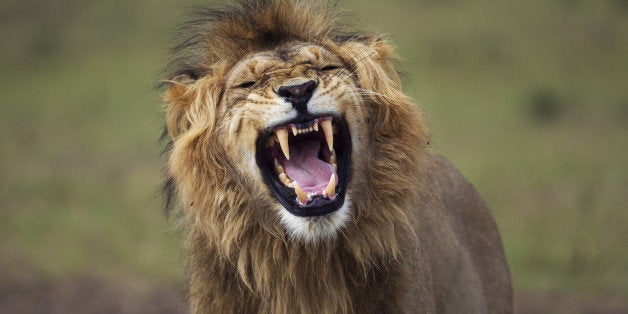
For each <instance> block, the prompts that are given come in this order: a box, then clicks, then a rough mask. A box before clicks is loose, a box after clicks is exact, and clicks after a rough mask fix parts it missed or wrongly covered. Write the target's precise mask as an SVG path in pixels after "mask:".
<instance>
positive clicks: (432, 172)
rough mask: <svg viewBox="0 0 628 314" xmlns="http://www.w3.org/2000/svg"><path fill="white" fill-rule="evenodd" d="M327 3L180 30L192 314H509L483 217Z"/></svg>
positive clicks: (179, 130)
mask: <svg viewBox="0 0 628 314" xmlns="http://www.w3.org/2000/svg"><path fill="white" fill-rule="evenodd" d="M334 11H336V9H335V8H334V6H333V5H330V4H328V3H326V2H313V1H299V0H292V1H290V0H241V1H239V2H237V3H234V4H230V5H219V6H214V7H213V8H209V9H203V10H200V11H199V12H196V14H195V17H194V19H193V21H192V22H190V23H188V24H185V25H184V26H183V28H182V29H183V31H184V37H183V38H182V43H181V44H180V45H179V46H177V48H176V49H175V56H174V57H173V60H174V61H172V63H171V67H170V70H171V72H170V73H169V76H168V79H167V80H166V83H165V84H166V86H167V87H166V91H165V93H164V99H165V102H166V103H167V106H166V115H167V117H166V129H167V136H168V137H169V138H170V139H171V145H169V147H170V149H169V150H168V152H167V167H166V168H167V174H168V179H167V181H166V190H167V195H168V196H169V198H170V196H172V193H176V194H177V195H178V199H179V200H180V204H181V215H180V216H181V218H182V221H183V225H184V226H186V230H187V240H186V244H185V248H186V261H187V267H188V269H189V280H190V286H189V299H190V302H191V310H192V311H193V312H195V313H253V312H258V313H288V312H290V313H397V312H426V313H435V312H438V313H484V312H489V313H506V312H511V308H512V305H511V303H512V302H511V295H512V292H511V286H510V279H509V272H508V268H507V265H506V261H505V258H504V253H503V250H502V245H501V241H500V237H499V234H498V232H497V229H496V226H495V223H494V222H493V219H492V218H491V216H490V213H489V210H488V208H487V207H486V205H485V204H484V203H483V202H482V200H481V199H480V198H479V196H478V195H477V193H476V192H475V190H474V189H473V187H471V185H470V184H469V183H467V182H466V181H465V180H464V178H463V177H462V175H461V174H460V173H459V172H458V171H457V170H456V169H455V167H454V166H453V165H452V164H450V163H449V162H448V161H446V160H445V159H444V158H442V157H440V156H439V155H437V154H435V153H434V152H432V150H431V149H430V148H429V145H428V141H429V135H428V131H427V128H426V124H425V122H424V120H423V117H422V115H421V113H420V111H419V110H418V109H417V108H416V107H415V105H414V104H413V103H412V101H411V100H410V98H408V96H406V95H405V94H404V93H403V92H402V88H401V84H400V80H399V76H398V75H397V72H396V71H395V69H394V68H393V66H392V63H391V61H392V60H393V59H394V53H393V49H392V48H391V46H390V44H389V43H387V42H386V41H385V40H384V39H382V38H381V37H379V36H376V35H372V34H367V33H359V32H356V33H350V32H347V31H345V30H344V28H342V27H340V26H339V24H338V23H337V22H336V20H335V15H334Z"/></svg>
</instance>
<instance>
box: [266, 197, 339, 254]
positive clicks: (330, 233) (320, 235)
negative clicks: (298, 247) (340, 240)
mask: <svg viewBox="0 0 628 314" xmlns="http://www.w3.org/2000/svg"><path fill="white" fill-rule="evenodd" d="M350 204H351V200H350V198H349V196H346V197H345V202H344V204H343V205H342V207H340V208H339V209H338V210H336V211H334V212H332V213H330V214H327V215H322V216H314V217H299V216H295V215H293V214H292V213H291V212H290V211H288V210H286V208H284V207H283V206H280V207H279V208H278V211H279V213H280V219H281V223H282V225H283V226H284V227H285V228H286V231H287V232H288V236H289V238H290V239H291V240H293V241H299V242H302V243H306V244H313V243H318V242H321V241H330V240H334V239H336V237H337V236H338V233H339V232H340V230H342V229H343V228H344V226H345V225H346V223H347V222H348V221H349V218H350V213H349V208H350Z"/></svg>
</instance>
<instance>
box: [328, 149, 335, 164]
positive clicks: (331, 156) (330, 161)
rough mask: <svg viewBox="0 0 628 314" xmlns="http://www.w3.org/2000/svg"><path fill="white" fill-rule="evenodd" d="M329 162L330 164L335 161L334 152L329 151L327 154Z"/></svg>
mask: <svg viewBox="0 0 628 314" xmlns="http://www.w3.org/2000/svg"><path fill="white" fill-rule="evenodd" d="M329 163H330V164H335V163H336V152H331V155H329Z"/></svg>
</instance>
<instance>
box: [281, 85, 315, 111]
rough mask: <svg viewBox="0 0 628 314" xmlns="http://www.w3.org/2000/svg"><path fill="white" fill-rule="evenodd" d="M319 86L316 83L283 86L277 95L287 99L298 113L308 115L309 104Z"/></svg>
mask: <svg viewBox="0 0 628 314" xmlns="http://www.w3.org/2000/svg"><path fill="white" fill-rule="evenodd" d="M317 85H318V84H317V83H316V81H307V82H305V83H303V84H300V85H291V86H281V87H279V90H278V91H277V94H279V96H281V97H284V98H286V100H287V101H289V102H290V103H291V104H292V107H294V108H295V109H296V110H297V112H299V113H307V102H308V101H310V98H312V92H313V91H314V90H315V89H316V86H317Z"/></svg>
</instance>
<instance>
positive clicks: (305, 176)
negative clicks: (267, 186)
mask: <svg viewBox="0 0 628 314" xmlns="http://www.w3.org/2000/svg"><path fill="white" fill-rule="evenodd" d="M320 148H321V142H320V141H319V140H305V141H301V142H298V143H294V144H291V145H290V160H285V161H284V168H285V169H286V174H287V175H288V177H289V178H290V179H291V180H292V181H296V182H297V183H298V184H299V186H300V187H301V189H303V191H305V192H308V193H309V192H320V191H321V190H322V189H324V188H325V187H326V186H327V183H329V178H330V177H331V175H332V173H334V168H332V166H331V165H330V164H328V163H326V162H324V161H322V160H320V159H319V158H318V152H319V150H320Z"/></svg>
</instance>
